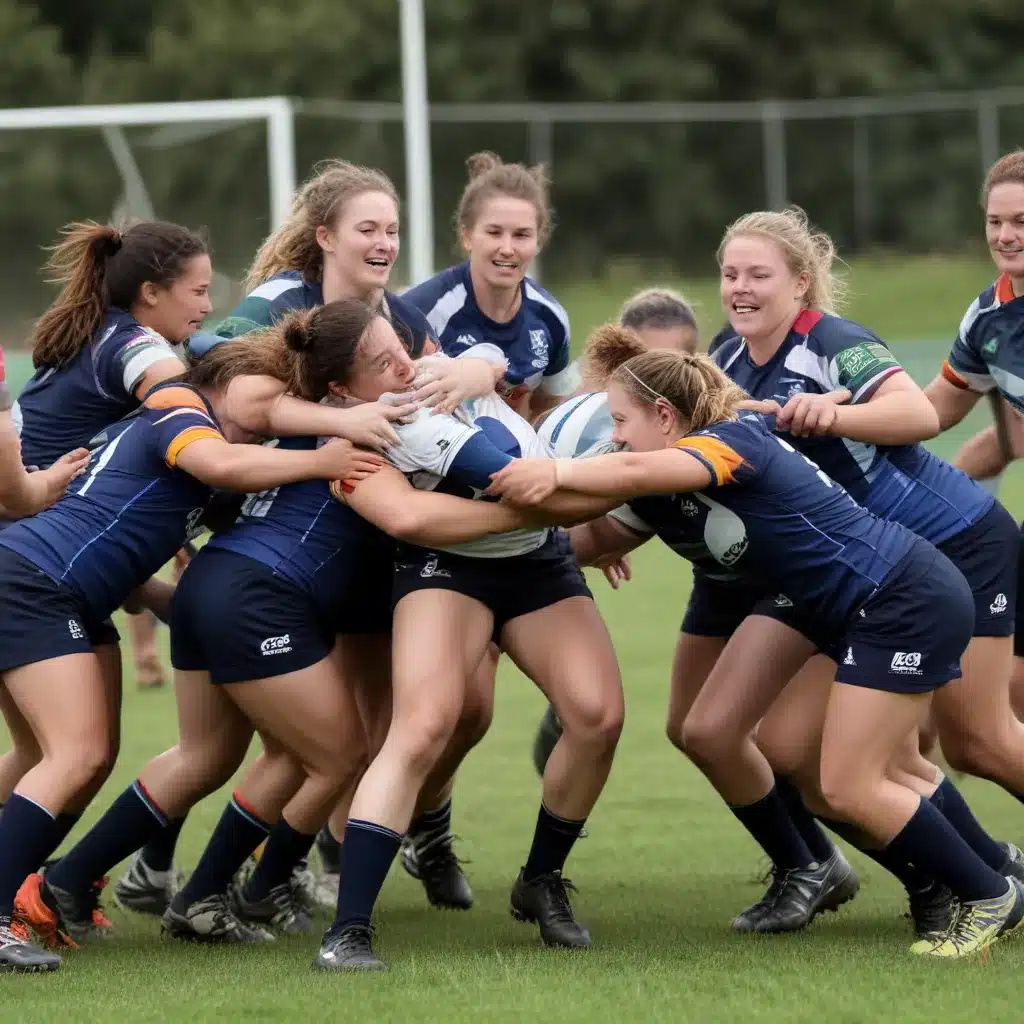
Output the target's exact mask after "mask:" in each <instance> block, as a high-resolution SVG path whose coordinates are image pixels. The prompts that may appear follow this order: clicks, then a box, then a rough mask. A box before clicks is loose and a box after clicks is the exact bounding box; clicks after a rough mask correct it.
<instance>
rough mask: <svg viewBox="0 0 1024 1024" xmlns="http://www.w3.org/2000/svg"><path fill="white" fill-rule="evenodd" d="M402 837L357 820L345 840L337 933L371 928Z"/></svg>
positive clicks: (346, 831) (349, 828) (336, 917)
mask: <svg viewBox="0 0 1024 1024" xmlns="http://www.w3.org/2000/svg"><path fill="white" fill-rule="evenodd" d="M401 843H402V837H401V836H400V835H399V834H398V833H397V832H394V831H392V830H391V829H389V828H385V827H384V826H383V825H377V824H375V823H374V822H372V821H360V820H359V819H356V818H353V819H350V820H349V823H348V824H347V825H346V826H345V835H344V837H343V839H342V841H341V864H340V878H339V883H338V909H337V912H336V914H335V915H334V925H333V928H334V929H335V930H337V929H340V928H344V927H346V926H347V925H352V924H359V925H368V924H369V923H370V917H371V916H372V914H373V906H374V904H375V903H376V902H377V897H378V896H379V895H380V890H381V889H382V888H383V886H384V880H385V879H386V878H387V877H388V872H389V871H390V870H391V863H392V861H394V859H395V855H396V854H397V853H398V848H399V846H401Z"/></svg>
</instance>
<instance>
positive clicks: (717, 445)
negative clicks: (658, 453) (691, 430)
mask: <svg viewBox="0 0 1024 1024" xmlns="http://www.w3.org/2000/svg"><path fill="white" fill-rule="evenodd" d="M672 447H673V448H678V449H679V450H680V451H684V452H685V451H691V452H696V453H697V454H698V455H699V456H700V457H701V458H702V459H703V460H704V461H705V462H706V463H708V465H709V466H711V472H712V474H713V475H714V477H715V481H714V482H715V483H716V484H728V483H732V481H733V480H735V479H736V476H735V473H736V470H737V469H739V468H740V466H742V465H743V456H742V455H740V454H739V452H736V451H733V449H732V448H730V447H729V446H728V445H727V444H726V443H725V442H724V441H719V440H718V438H717V437H684V438H683V439H682V440H681V441H676V443H675V444H674V445H673V446H672Z"/></svg>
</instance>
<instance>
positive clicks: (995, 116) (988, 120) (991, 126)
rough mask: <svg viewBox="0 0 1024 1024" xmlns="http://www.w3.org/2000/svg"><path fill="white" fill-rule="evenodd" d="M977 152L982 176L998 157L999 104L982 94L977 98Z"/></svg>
mask: <svg viewBox="0 0 1024 1024" xmlns="http://www.w3.org/2000/svg"><path fill="white" fill-rule="evenodd" d="M978 153H979V155H980V157H981V176H982V178H984V177H985V175H986V174H988V169H989V168H990V167H991V166H992V165H993V164H994V163H995V162H996V161H997V160H998V159H999V104H998V103H996V101H995V100H994V99H992V98H991V97H989V96H984V95H982V96H980V97H979V99H978Z"/></svg>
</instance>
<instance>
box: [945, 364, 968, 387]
mask: <svg viewBox="0 0 1024 1024" xmlns="http://www.w3.org/2000/svg"><path fill="white" fill-rule="evenodd" d="M942 376H943V377H944V378H945V379H946V380H948V381H949V383H950V384H952V385H953V387H955V388H960V390H961V391H968V390H970V387H971V386H970V384H968V383H967V381H965V380H964V379H963V377H961V376H960V374H959V373H957V372H956V370H954V369H953V367H952V366H950V365H949V360H948V359H943V360H942Z"/></svg>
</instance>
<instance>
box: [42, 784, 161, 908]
mask: <svg viewBox="0 0 1024 1024" xmlns="http://www.w3.org/2000/svg"><path fill="white" fill-rule="evenodd" d="M166 827H167V817H166V815H165V814H164V812H163V811H162V810H160V808H159V807H158V806H157V804H156V802H155V801H154V800H153V798H152V797H151V796H150V795H149V794H148V793H147V792H146V790H145V788H144V787H143V786H142V784H141V783H139V782H138V781H136V782H133V783H132V784H131V785H130V786H129V787H128V788H127V789H126V790H125V791H124V792H123V793H121V795H120V796H118V798H117V799H116V800H115V801H114V802H113V803H112V804H111V805H110V807H109V808H108V809H107V812H106V813H105V814H104V815H103V817H102V818H100V820H99V821H97V822H96V824H95V825H93V827H92V828H91V829H89V831H88V832H86V834H85V835H84V836H82V838H81V839H80V840H79V841H78V842H77V843H76V844H75V845H74V846H73V847H72V848H71V849H70V850H69V851H68V852H67V853H66V854H64V856H63V857H61V859H60V860H59V861H57V863H56V864H54V866H53V867H52V868H50V870H49V871H48V872H47V876H46V877H47V880H48V881H49V882H50V884H51V885H54V886H56V887H57V888H58V889H64V890H66V891H67V892H84V891H85V890H87V889H88V888H89V886H90V885H91V884H92V883H93V881H95V879H97V878H102V877H103V876H104V875H106V874H107V873H108V872H110V871H111V870H112V869H113V868H114V867H115V865H117V864H119V863H120V862H121V861H122V860H124V858H125V857H128V856H129V855H131V854H132V853H134V852H135V851H136V850H137V849H139V847H140V846H142V845H143V843H145V842H147V840H149V839H150V838H151V837H152V836H154V835H158V834H159V833H160V832H161V831H162V830H163V829H164V828H166Z"/></svg>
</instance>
